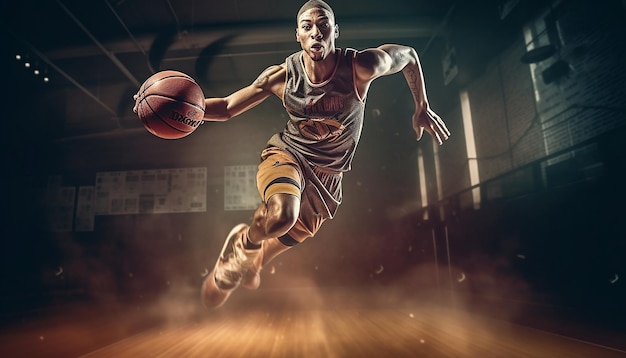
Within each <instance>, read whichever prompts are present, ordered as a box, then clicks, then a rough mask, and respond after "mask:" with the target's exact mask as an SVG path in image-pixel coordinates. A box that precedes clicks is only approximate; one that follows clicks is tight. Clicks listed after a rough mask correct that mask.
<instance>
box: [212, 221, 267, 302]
mask: <svg viewBox="0 0 626 358" xmlns="http://www.w3.org/2000/svg"><path fill="white" fill-rule="evenodd" d="M247 230H248V225H246V224H239V225H237V226H235V227H234V228H233V229H232V230H231V231H230V233H229V234H228V237H226V241H225V242H224V247H223V248H222V252H221V253H220V256H219V258H218V259H217V262H216V263H215V267H214V268H213V271H211V273H210V274H209V275H208V277H207V278H206V280H205V281H204V285H203V295H202V297H203V301H204V304H205V305H206V306H208V307H213V308H217V307H219V306H221V305H222V304H223V303H224V302H226V300H227V299H228V297H229V296H230V294H231V293H232V292H233V291H234V290H235V289H236V288H237V287H238V286H239V284H240V283H241V280H242V278H243V277H244V275H245V274H246V272H247V271H248V270H249V269H250V268H251V267H253V262H254V261H255V258H256V257H257V256H258V255H259V253H260V252H261V250H260V249H256V250H249V249H246V248H245V247H244V240H245V236H246V232H247Z"/></svg>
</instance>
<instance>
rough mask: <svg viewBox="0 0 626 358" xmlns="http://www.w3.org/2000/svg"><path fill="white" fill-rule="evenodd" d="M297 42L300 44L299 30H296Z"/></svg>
mask: <svg viewBox="0 0 626 358" xmlns="http://www.w3.org/2000/svg"><path fill="white" fill-rule="evenodd" d="M296 42H300V38H299V37H298V28H296Z"/></svg>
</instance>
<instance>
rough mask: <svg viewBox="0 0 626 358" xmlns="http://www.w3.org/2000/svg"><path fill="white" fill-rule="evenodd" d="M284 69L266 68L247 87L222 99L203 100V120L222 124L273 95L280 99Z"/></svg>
mask: <svg viewBox="0 0 626 358" xmlns="http://www.w3.org/2000/svg"><path fill="white" fill-rule="evenodd" d="M285 78H286V69H285V66H284V65H274V66H270V67H268V68H267V69H266V70H265V71H263V73H261V75H259V77H258V78H257V79H256V80H255V81H254V82H253V83H252V84H250V85H249V86H247V87H244V88H242V89H240V90H238V91H236V92H234V93H232V94H230V95H229V96H226V97H223V98H206V99H205V100H204V103H205V108H204V120H205V121H217V122H223V121H227V120H229V119H230V118H232V117H234V116H236V115H238V114H241V113H243V112H245V111H247V110H249V109H250V108H253V107H255V106H256V105H258V104H259V103H261V102H263V101H264V100H265V99H266V98H267V97H269V96H270V95H272V94H275V95H276V96H278V97H279V98H281V99H282V93H283V90H284V88H285Z"/></svg>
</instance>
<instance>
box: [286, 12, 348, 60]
mask: <svg viewBox="0 0 626 358" xmlns="http://www.w3.org/2000/svg"><path fill="white" fill-rule="evenodd" d="M296 20H297V25H298V26H297V27H296V41H298V42H299V43H300V46H302V49H303V50H304V51H305V52H306V53H307V54H308V55H309V56H310V57H311V59H312V60H313V61H321V60H323V59H325V58H326V57H327V55H328V54H329V53H332V52H333V51H334V50H335V39H336V38H337V37H339V26H338V25H337V24H336V23H335V13H334V12H333V9H332V8H331V7H330V6H329V5H328V4H327V3H325V2H324V1H322V0H309V1H307V2H306V3H305V4H304V5H302V7H301V8H300V10H299V11H298V17H297V19H296Z"/></svg>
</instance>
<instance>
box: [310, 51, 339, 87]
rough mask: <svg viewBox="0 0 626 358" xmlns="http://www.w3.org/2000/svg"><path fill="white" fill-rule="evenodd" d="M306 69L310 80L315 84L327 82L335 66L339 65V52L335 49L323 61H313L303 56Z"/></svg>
mask: <svg viewBox="0 0 626 358" xmlns="http://www.w3.org/2000/svg"><path fill="white" fill-rule="evenodd" d="M302 59H303V63H304V69H305V70H306V74H307V76H308V77H309V80H311V82H313V83H321V82H324V81H326V80H327V79H328V78H329V77H330V75H332V73H333V71H334V70H335V64H336V63H337V60H338V59H337V51H336V50H335V49H333V51H332V52H330V53H329V54H328V56H326V58H324V59H323V60H320V61H313V60H312V59H311V58H310V57H309V56H306V55H304V56H302Z"/></svg>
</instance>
